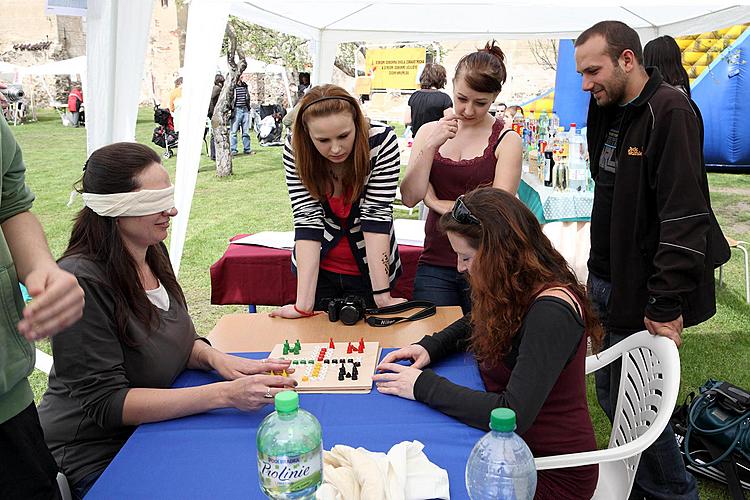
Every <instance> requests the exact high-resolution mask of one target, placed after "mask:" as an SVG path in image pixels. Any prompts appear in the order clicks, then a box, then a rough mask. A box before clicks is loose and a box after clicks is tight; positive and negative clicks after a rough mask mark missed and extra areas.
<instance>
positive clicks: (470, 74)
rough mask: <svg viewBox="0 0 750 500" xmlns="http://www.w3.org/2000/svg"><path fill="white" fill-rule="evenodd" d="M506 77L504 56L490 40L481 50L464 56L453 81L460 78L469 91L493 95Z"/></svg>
mask: <svg viewBox="0 0 750 500" xmlns="http://www.w3.org/2000/svg"><path fill="white" fill-rule="evenodd" d="M507 75H508V74H507V72H506V70H505V54H503V51H502V50H500V47H499V46H497V45H495V40H492V41H491V42H487V44H486V45H485V46H484V48H483V49H479V50H477V51H476V52H472V53H471V54H466V55H465V56H463V57H462V58H461V60H460V61H458V64H457V65H456V75H455V76H454V77H453V81H454V82H455V81H456V80H458V78H459V77H462V78H463V79H464V80H466V84H467V85H468V86H469V87H470V88H471V89H473V90H475V91H477V92H490V93H493V94H494V93H496V92H500V91H501V90H502V89H503V84H505V78H506V77H507Z"/></svg>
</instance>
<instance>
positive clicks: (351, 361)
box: [346, 358, 354, 363]
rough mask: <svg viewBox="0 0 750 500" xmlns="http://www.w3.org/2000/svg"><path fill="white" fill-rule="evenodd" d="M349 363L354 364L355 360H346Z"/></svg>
mask: <svg viewBox="0 0 750 500" xmlns="http://www.w3.org/2000/svg"><path fill="white" fill-rule="evenodd" d="M346 362H347V363H354V360H353V359H352V358H349V359H347V360H346Z"/></svg>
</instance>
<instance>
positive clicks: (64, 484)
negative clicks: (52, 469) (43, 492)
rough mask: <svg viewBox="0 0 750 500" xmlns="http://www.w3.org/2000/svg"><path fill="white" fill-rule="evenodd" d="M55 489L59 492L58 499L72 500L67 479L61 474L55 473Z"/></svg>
mask: <svg viewBox="0 0 750 500" xmlns="http://www.w3.org/2000/svg"><path fill="white" fill-rule="evenodd" d="M57 488H58V489H59V490H60V497H61V498H62V500H72V499H73V495H72V493H71V492H70V485H69V484H68V478H67V477H65V474H63V473H62V472H58V473H57Z"/></svg>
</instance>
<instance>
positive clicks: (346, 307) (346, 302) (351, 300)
mask: <svg viewBox="0 0 750 500" xmlns="http://www.w3.org/2000/svg"><path fill="white" fill-rule="evenodd" d="M365 309H367V304H366V303H365V301H364V299H362V297H357V296H356V295H349V296H347V297H344V298H336V299H331V300H330V301H329V302H328V321H330V322H332V323H334V322H336V321H339V320H341V322H342V323H343V324H345V325H348V326H351V325H354V324H356V323H357V322H358V321H359V320H361V319H364V317H365Z"/></svg>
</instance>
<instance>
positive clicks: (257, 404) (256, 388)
mask: <svg viewBox="0 0 750 500" xmlns="http://www.w3.org/2000/svg"><path fill="white" fill-rule="evenodd" d="M225 383H226V384H227V385H226V391H225V397H226V401H227V406H230V407H232V408H237V409H238V410H243V411H252V410H257V409H258V408H262V407H263V406H265V405H267V404H268V403H272V402H273V398H274V396H276V394H278V393H279V392H281V391H288V390H294V388H295V387H296V386H297V381H296V380H294V379H293V378H291V377H282V376H280V375H248V376H245V377H241V378H238V379H235V380H232V381H231V382H225Z"/></svg>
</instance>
